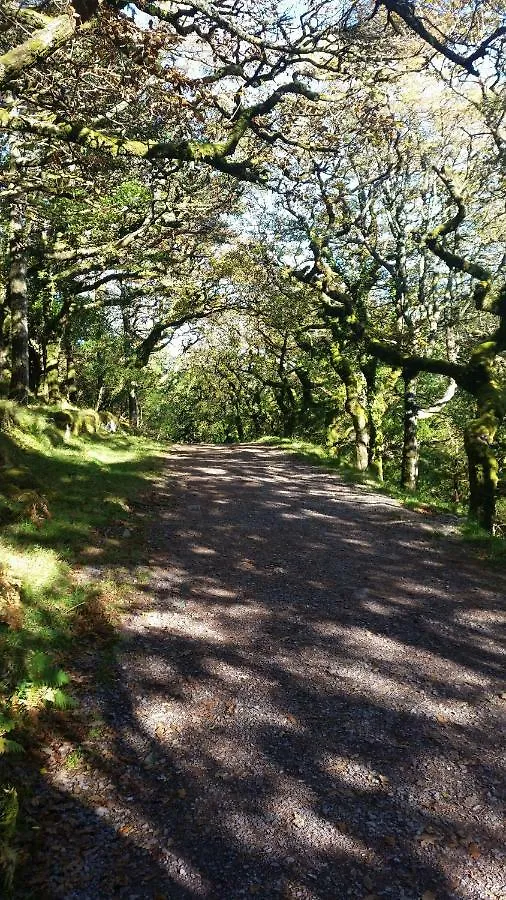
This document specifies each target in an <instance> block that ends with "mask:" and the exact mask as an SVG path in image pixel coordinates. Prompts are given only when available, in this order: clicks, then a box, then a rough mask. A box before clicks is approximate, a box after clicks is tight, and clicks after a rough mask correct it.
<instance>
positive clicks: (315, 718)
mask: <svg viewBox="0 0 506 900" xmlns="http://www.w3.org/2000/svg"><path fill="white" fill-rule="evenodd" d="M145 515H146V517H148V516H149V517H153V518H154V519H155V521H154V524H153V525H152V527H151V529H150V539H149V545H148V548H147V550H148V553H149V560H148V558H146V565H149V569H150V573H151V581H150V583H149V584H147V585H144V586H142V585H140V586H139V593H140V594H141V595H142V594H144V597H143V598H142V596H141V598H140V600H139V602H138V604H137V606H136V607H135V608H134V607H132V608H131V609H130V611H129V613H128V614H127V616H126V618H125V622H124V625H123V627H122V630H121V635H120V637H121V642H120V645H119V648H118V652H117V653H116V656H115V658H114V659H111V671H110V673H109V680H108V682H107V683H104V684H99V685H98V686H93V684H92V683H90V679H89V677H87V676H86V677H85V673H84V672H82V675H83V677H82V688H81V691H82V705H81V715H84V716H86V715H88V718H89V720H90V721H92V720H94V721H99V722H100V727H99V728H98V729H97V728H96V729H95V731H96V733H95V735H94V736H91V737H90V732H89V731H88V732H87V733H86V734H84V733H83V731H82V725H79V728H80V729H81V730H79V728H77V727H76V729H75V731H74V732H73V731H72V728H73V726H72V723H70V724H69V723H67V724H66V725H64V726H62V728H63V734H62V740H63V741H67V742H68V743H69V746H70V745H73V744H75V743H76V741H80V747H81V750H82V754H83V763H82V765H81V766H80V767H79V768H78V769H77V770H76V771H69V770H68V769H65V768H63V769H62V770H60V771H59V772H58V771H51V772H50V773H48V774H44V773H42V774H41V773H40V772H39V773H38V775H37V776H36V777H37V783H36V785H35V786H34V787H35V788H36V789H35V790H34V791H33V793H32V801H31V803H32V806H33V804H34V809H32V808H31V807H29V812H30V810H31V813H30V814H33V815H34V817H35V819H34V821H36V823H37V827H39V828H40V829H41V833H40V838H39V839H32V840H31V841H30V842H29V843H28V844H27V849H28V848H29V852H30V858H29V862H28V863H27V864H26V865H25V867H24V869H22V871H21V874H20V879H19V881H18V888H17V891H18V896H19V897H44V896H47V897H55V898H56V897H58V898H60V897H61V898H68V900H71V898H72V900H74V898H75V900H87V898H96V897H100V898H106V897H119V898H135V897H138V898H152V900H154V898H161V897H165V898H181V900H183V898H184V900H189V898H199V897H205V898H220V900H221V898H223V900H225V898H227V900H228V898H230V900H235V898H237V900H239V898H242V897H249V896H256V897H261V898H265V900H267V898H285V900H291V898H303V900H337V898H341V897H342V898H345V897H351V898H365V897H381V898H383V897H385V898H395V900H419V898H421V897H422V896H423V895H424V894H425V896H426V897H431V896H434V897H437V898H438V900H443V898H448V900H449V898H454V900H457V898H459V900H462V898H465V900H478V898H480V900H481V898H483V897H485V896H487V897H489V896H490V897H492V898H493V897H494V896H497V897H499V896H500V889H501V883H500V878H501V874H500V873H501V862H500V846H501V845H500V831H499V828H500V822H501V804H500V778H501V773H500V759H501V755H500V749H499V747H498V741H499V735H500V718H501V704H502V700H501V696H500V692H501V688H500V686H499V677H500V672H501V668H500V667H501V662H502V661H503V660H504V646H501V644H500V642H499V637H498V621H499V614H500V606H501V602H502V598H503V597H504V586H505V585H504V584H500V585H499V584H497V583H496V584H492V583H489V581H488V578H487V574H486V572H484V571H483V570H482V569H480V568H479V567H477V566H476V565H475V564H474V563H473V562H472V561H470V560H468V559H466V557H465V551H464V550H463V548H462V547H461V545H460V544H459V543H458V541H456V540H449V539H446V538H440V539H438V540H436V539H435V538H434V536H433V535H432V534H431V532H430V529H429V528H428V527H427V525H426V523H425V522H424V521H423V520H420V518H419V517H417V516H416V514H414V513H410V512H408V511H406V510H403V509H402V508H400V507H399V506H397V505H396V504H395V503H394V502H392V501H389V500H388V499H385V498H382V497H378V496H377V495H374V494H372V493H370V492H368V491H367V490H366V489H363V488H359V487H356V488H350V487H349V486H344V485H343V484H342V483H341V482H340V480H339V477H338V476H337V475H334V474H326V473H325V472H321V471H315V470H313V469H311V468H309V467H307V466H303V465H300V464H296V463H294V462H293V460H290V461H287V460H286V458H285V457H284V456H283V455H282V454H280V453H279V452H277V451H274V450H265V449H262V450H260V449H258V448H255V447H241V448H210V447H199V448H180V449H179V450H178V451H176V452H174V453H173V454H172V456H171V459H170V460H169V463H168V468H167V474H166V479H165V483H164V485H163V488H161V489H160V491H159V493H158V497H157V500H156V505H155V507H154V508H153V509H149V510H145ZM495 577H496V576H495ZM78 666H79V661H77V662H76V667H78ZM88 675H89V673H88ZM65 729H66V730H65ZM35 814H36V815H35ZM495 889H497V893H496V894H494V890H495ZM44 891H46V892H47V893H44ZM487 891H488V893H487ZM426 892H428V893H426ZM430 892H432V894H431V893H430Z"/></svg>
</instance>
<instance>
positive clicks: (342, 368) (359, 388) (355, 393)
mask: <svg viewBox="0 0 506 900" xmlns="http://www.w3.org/2000/svg"><path fill="white" fill-rule="evenodd" d="M333 364H334V368H335V370H336V372H337V374H338V375H339V377H340V378H341V380H342V382H343V384H344V386H345V389H346V402H345V404H344V408H345V410H346V412H347V413H348V415H349V416H351V421H352V423H353V431H354V435H355V468H356V469H357V471H358V472H365V471H366V469H367V468H368V466H369V447H370V434H369V417H368V415H367V406H366V402H367V401H366V398H365V396H364V389H363V383H362V382H363V378H362V376H361V373H358V372H357V371H356V370H355V369H354V368H353V366H352V364H351V363H350V361H349V360H347V359H343V358H342V357H341V356H338V354H337V353H336V352H333Z"/></svg>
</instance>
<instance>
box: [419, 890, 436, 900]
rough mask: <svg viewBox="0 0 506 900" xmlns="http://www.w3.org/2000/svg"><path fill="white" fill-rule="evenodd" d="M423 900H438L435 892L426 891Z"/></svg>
mask: <svg viewBox="0 0 506 900" xmlns="http://www.w3.org/2000/svg"><path fill="white" fill-rule="evenodd" d="M422 900H437V898H436V895H435V893H434V891H424V892H423V894H422Z"/></svg>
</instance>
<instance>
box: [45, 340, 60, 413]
mask: <svg viewBox="0 0 506 900" xmlns="http://www.w3.org/2000/svg"><path fill="white" fill-rule="evenodd" d="M60 352H61V345H60V342H59V341H54V340H53V341H50V342H49V343H48V344H47V346H46V351H45V366H44V389H45V394H46V397H47V402H48V403H59V402H60V400H61V399H62V396H61V390H60V376H59V361H60Z"/></svg>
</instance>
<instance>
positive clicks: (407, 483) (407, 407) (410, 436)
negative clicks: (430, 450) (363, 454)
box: [401, 373, 420, 491]
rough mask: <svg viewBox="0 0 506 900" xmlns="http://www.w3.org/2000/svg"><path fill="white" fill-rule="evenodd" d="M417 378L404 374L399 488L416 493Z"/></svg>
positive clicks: (418, 454) (417, 457)
mask: <svg viewBox="0 0 506 900" xmlns="http://www.w3.org/2000/svg"><path fill="white" fill-rule="evenodd" d="M416 385H417V377H416V376H413V375H409V374H407V373H404V441H403V446H402V467H401V487H402V488H404V490H405V491H416V488H417V485H418V462H419V457H420V451H419V446H418V404H417V400H416Z"/></svg>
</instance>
